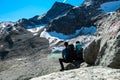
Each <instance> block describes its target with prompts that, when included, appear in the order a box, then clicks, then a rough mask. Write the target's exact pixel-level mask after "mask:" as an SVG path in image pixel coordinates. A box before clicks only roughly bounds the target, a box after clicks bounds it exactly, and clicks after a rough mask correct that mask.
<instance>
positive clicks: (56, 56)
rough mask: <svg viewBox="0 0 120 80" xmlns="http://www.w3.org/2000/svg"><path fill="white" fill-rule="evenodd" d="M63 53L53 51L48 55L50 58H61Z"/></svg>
mask: <svg viewBox="0 0 120 80" xmlns="http://www.w3.org/2000/svg"><path fill="white" fill-rule="evenodd" d="M61 57H62V55H61V53H51V54H50V55H48V58H61Z"/></svg>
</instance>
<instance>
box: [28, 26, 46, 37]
mask: <svg viewBox="0 0 120 80" xmlns="http://www.w3.org/2000/svg"><path fill="white" fill-rule="evenodd" d="M44 27H45V25H39V27H38V26H37V27H34V28H31V29H27V30H28V31H30V32H32V33H33V35H37V34H38V31H40V30H41V29H43V28H44Z"/></svg>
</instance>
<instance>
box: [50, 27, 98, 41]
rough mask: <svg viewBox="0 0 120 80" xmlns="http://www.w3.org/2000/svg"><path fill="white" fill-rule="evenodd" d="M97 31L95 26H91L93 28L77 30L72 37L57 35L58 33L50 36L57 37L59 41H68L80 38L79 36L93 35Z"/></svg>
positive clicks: (54, 32) (52, 33) (51, 33)
mask: <svg viewBox="0 0 120 80" xmlns="http://www.w3.org/2000/svg"><path fill="white" fill-rule="evenodd" d="M96 31H97V28H96V27H95V26H91V27H82V28H80V29H78V30H76V32H75V33H74V34H70V35H64V34H62V33H57V32H56V31H53V32H49V34H50V35H51V36H54V37H57V38H59V39H63V40H67V39H71V38H74V37H76V36H78V35H79V34H82V35H87V34H90V35H93V34H94V33H95V32H96Z"/></svg>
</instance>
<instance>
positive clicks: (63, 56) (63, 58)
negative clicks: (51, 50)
mask: <svg viewBox="0 0 120 80" xmlns="http://www.w3.org/2000/svg"><path fill="white" fill-rule="evenodd" d="M62 58H63V59H64V58H65V57H64V50H63V51H62Z"/></svg>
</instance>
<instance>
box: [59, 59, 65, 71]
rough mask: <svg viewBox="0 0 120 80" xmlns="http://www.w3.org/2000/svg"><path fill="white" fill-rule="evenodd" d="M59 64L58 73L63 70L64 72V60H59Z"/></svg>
mask: <svg viewBox="0 0 120 80" xmlns="http://www.w3.org/2000/svg"><path fill="white" fill-rule="evenodd" d="M59 62H60V65H61V69H60V71H63V70H64V65H63V62H65V60H64V59H61V58H60V59H59Z"/></svg>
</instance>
